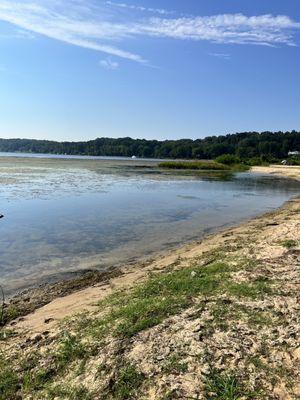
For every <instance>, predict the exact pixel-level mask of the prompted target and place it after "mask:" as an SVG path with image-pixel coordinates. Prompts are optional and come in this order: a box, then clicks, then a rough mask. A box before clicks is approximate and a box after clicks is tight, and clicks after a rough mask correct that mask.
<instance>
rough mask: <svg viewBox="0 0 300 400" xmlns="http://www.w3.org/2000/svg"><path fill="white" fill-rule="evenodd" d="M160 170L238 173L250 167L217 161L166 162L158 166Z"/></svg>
mask: <svg viewBox="0 0 300 400" xmlns="http://www.w3.org/2000/svg"><path fill="white" fill-rule="evenodd" d="M158 167H159V168H163V169H170V170H186V171H216V172H218V171H225V172H238V171H247V170H248V169H249V166H247V165H245V164H240V163H236V164H230V165H226V164H222V163H219V162H216V161H164V162H162V163H160V164H159V165H158Z"/></svg>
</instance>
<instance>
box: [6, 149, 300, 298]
mask: <svg viewBox="0 0 300 400" xmlns="http://www.w3.org/2000/svg"><path fill="white" fill-rule="evenodd" d="M299 192H300V185H299V184H298V183H296V182H292V181H288V180H284V179H277V178H274V177H267V176H263V175H254V174H248V173H246V174H237V175H234V176H231V177H227V180H225V181H222V180H218V179H215V178H213V177H209V176H197V177H193V176H182V175H175V174H162V173H160V172H159V171H158V170H157V169H156V168H155V163H154V162H149V161H145V160H138V161H131V160H109V159H107V160H95V159H78V160H77V159H51V158H48V159H47V158H45V159H39V158H37V159H34V158H32V159H30V158H26V159H24V158H11V157H9V158H7V157H0V214H4V216H5V217H4V218H3V219H0V284H2V285H3V286H4V287H5V289H6V292H7V293H12V292H13V291H15V290H17V289H21V288H26V287H28V286H31V285H34V284H37V283H40V282H43V281H48V280H53V279H59V278H61V277H62V276H68V274H69V273H71V272H73V271H78V270H84V269H89V268H99V269H105V268H107V267H108V266H111V265H120V264H122V263H128V262H132V261H134V260H136V259H138V258H141V257H147V256H151V255H153V254H154V253H155V252H158V251H163V250H164V249H167V248H170V247H172V246H176V245H178V244H183V243H184V242H187V241H189V240H193V239H199V238H201V237H202V236H203V235H204V234H206V233H207V232H211V231H213V230H216V229H218V228H221V227H224V226H228V225H233V224H236V223H237V222H240V221H242V220H245V219H248V218H250V217H253V216H255V215H258V214H261V213H263V212H265V211H269V210H272V209H274V208H276V207H278V206H280V205H281V204H283V203H284V202H285V201H286V200H288V199H289V198H290V197H292V196H293V195H297V194H299Z"/></svg>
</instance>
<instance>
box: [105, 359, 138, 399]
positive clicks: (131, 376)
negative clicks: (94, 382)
mask: <svg viewBox="0 0 300 400" xmlns="http://www.w3.org/2000/svg"><path fill="white" fill-rule="evenodd" d="M144 379H145V377H144V375H143V374H141V373H140V372H138V371H137V370H136V368H135V367H134V366H133V365H131V364H125V365H123V366H122V367H121V368H120V369H119V370H118V372H117V373H116V376H115V377H114V379H113V381H112V382H111V385H110V386H111V389H110V391H109V393H108V397H107V398H112V399H114V400H125V399H134V398H135V397H136V394H137V391H138V389H139V388H140V386H141V385H142V383H143V382H144Z"/></svg>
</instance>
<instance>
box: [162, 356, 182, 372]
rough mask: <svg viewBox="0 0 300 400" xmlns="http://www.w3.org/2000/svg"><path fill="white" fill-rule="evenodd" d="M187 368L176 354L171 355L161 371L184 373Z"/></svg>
mask: <svg viewBox="0 0 300 400" xmlns="http://www.w3.org/2000/svg"><path fill="white" fill-rule="evenodd" d="M187 370H188V364H187V363H186V362H184V361H182V359H181V357H180V356H179V355H178V354H173V355H171V356H170V357H169V358H168V360H167V361H166V363H165V364H164V366H163V372H165V373H167V374H184V373H185V372H187Z"/></svg>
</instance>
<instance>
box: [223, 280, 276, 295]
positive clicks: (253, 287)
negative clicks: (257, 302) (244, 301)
mask: <svg viewBox="0 0 300 400" xmlns="http://www.w3.org/2000/svg"><path fill="white" fill-rule="evenodd" d="M228 292H229V293H230V294H231V295H233V296H236V297H250V298H252V299H256V298H261V297H263V296H264V295H266V294H271V293H272V288H271V287H270V284H269V282H267V281H266V280H265V279H260V280H256V281H253V282H241V283H231V284H230V285H229V286H228Z"/></svg>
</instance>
